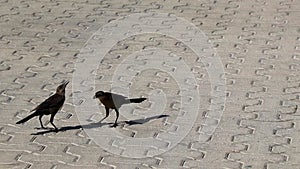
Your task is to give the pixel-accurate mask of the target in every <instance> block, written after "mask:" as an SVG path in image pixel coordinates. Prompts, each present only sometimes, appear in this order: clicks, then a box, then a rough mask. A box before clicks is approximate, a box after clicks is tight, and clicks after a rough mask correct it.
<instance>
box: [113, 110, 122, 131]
mask: <svg viewBox="0 0 300 169" xmlns="http://www.w3.org/2000/svg"><path fill="white" fill-rule="evenodd" d="M115 111H116V116H117V117H116V120H115V123H114V124H113V125H112V127H117V126H118V123H117V121H118V118H119V114H120V113H119V110H118V109H117V108H115Z"/></svg>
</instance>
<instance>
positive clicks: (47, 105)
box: [32, 94, 65, 111]
mask: <svg viewBox="0 0 300 169" xmlns="http://www.w3.org/2000/svg"><path fill="white" fill-rule="evenodd" d="M64 101H65V97H64V96H61V95H58V94H54V95H52V96H50V97H49V98H48V99H46V100H45V101H44V102H42V103H41V104H40V105H38V106H37V107H36V108H35V109H33V110H32V111H37V110H45V109H51V108H56V107H58V106H59V108H60V106H61V105H62V103H64Z"/></svg>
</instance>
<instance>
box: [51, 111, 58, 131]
mask: <svg viewBox="0 0 300 169" xmlns="http://www.w3.org/2000/svg"><path fill="white" fill-rule="evenodd" d="M54 116H55V114H51V117H50V123H51V124H52V126H53V127H54V129H55V131H58V129H57V127H56V126H55V125H54V123H53V120H54Z"/></svg>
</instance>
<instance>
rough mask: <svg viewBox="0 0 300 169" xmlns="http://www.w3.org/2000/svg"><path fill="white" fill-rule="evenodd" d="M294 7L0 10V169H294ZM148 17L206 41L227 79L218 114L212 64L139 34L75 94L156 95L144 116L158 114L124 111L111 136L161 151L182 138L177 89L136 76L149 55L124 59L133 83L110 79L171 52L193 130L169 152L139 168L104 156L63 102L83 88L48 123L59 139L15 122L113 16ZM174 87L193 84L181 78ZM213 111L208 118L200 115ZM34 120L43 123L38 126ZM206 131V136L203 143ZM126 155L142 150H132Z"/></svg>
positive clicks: (265, 3) (59, 4)
mask: <svg viewBox="0 0 300 169" xmlns="http://www.w3.org/2000/svg"><path fill="white" fill-rule="evenodd" d="M299 7H300V4H299V1H293V0H286V1H282V0H272V1H271V0H260V1H241V0H224V1H210V0H208V1H207V0H199V1H192V0H183V1H175V0H171V1H161V0H159V1H152V0H149V1H139V0H134V1H131V0H128V1H120V0H112V1H105V0H103V1H98V0H93V1H90V0H89V1H86V0H80V1H65V0H54V1H53V0H32V1H17V0H9V1H5V0H4V1H0V26H1V31H0V50H1V52H0V78H1V82H0V104H1V106H0V111H1V119H0V168H122V169H123V168H125V169H126V168H161V169H162V168H197V169H198V168H203V169H204V168H205V169H206V168H247V169H248V168H264V169H267V168H270V169H272V168H291V169H293V168H299V165H300V164H299V160H300V159H299V148H298V147H299V138H300V137H299V136H298V135H299V125H298V123H299V113H300V108H299V109H298V108H297V105H299V88H300V87H299V80H300V77H299V59H300V57H299V50H300V40H299V39H300V31H299V21H298V20H299V19H298V14H299ZM148 12H163V13H169V14H174V15H176V16H178V17H182V18H184V19H185V20H187V21H189V22H191V23H193V24H194V25H195V26H196V27H198V28H199V29H201V31H203V33H205V35H206V36H207V38H208V39H209V40H208V41H209V42H210V43H212V46H213V47H214V49H215V50H216V52H217V53H218V56H219V57H220V60H221V61H222V64H223V66H224V70H225V74H224V75H222V77H220V78H225V79H226V102H225V107H224V106H222V104H221V101H220V100H221V99H222V96H215V97H213V96H212V93H213V92H217V91H219V90H222V85H217V86H214V84H212V81H211V76H210V74H209V73H208V72H207V70H209V68H210V66H211V64H210V63H203V58H202V57H203V56H197V55H196V54H195V51H193V50H191V48H189V46H187V44H185V43H184V42H182V41H179V40H177V39H175V38H174V37H168V36H165V35H161V34H156V33H146V34H139V35H134V36H131V37H129V38H126V39H123V40H121V41H120V42H118V43H116V44H114V46H112V47H111V49H110V51H109V52H108V53H106V54H105V56H104V58H103V60H102V61H100V62H99V63H97V64H99V67H98V69H97V70H94V71H92V72H89V73H90V74H89V75H90V76H92V75H95V76H96V77H95V84H96V86H95V87H89V86H90V84H89V82H88V81H83V82H81V85H85V86H87V89H85V90H86V91H93V89H96V90H98V89H101V90H110V89H111V87H112V86H111V85H112V83H116V82H117V84H119V86H118V87H120V88H121V87H123V88H126V87H128V88H129V89H130V90H129V91H130V92H129V93H130V96H147V97H150V96H152V95H156V96H163V95H165V96H166V98H167V100H165V101H163V100H162V101H161V102H160V103H161V104H164V105H165V107H164V110H155V111H160V113H161V114H165V115H169V116H168V117H164V118H159V119H155V118H151V117H152V116H150V115H149V114H145V113H143V112H144V111H145V110H147V109H150V110H154V109H155V107H157V106H158V104H157V102H155V100H152V98H151V99H149V100H148V101H147V102H145V103H143V104H141V105H138V106H136V107H125V108H122V110H120V112H121V114H122V112H124V113H123V115H122V116H121V117H120V121H125V120H138V121H143V122H144V124H136V125H128V124H125V123H123V124H121V125H120V127H118V128H117V129H116V131H118V132H119V133H121V134H123V135H124V136H126V137H129V138H134V139H139V138H146V137H149V138H153V139H154V140H156V141H158V142H157V143H159V144H157V146H156V147H152V149H153V150H154V149H156V148H157V147H160V148H162V149H164V148H165V147H169V146H170V144H171V142H170V141H168V138H165V137H166V136H169V138H172V137H173V136H172V133H176V132H178V131H180V129H181V126H180V125H178V123H176V119H178V118H182V117H185V116H186V115H187V113H189V112H186V111H182V112H180V110H181V108H182V107H181V106H182V105H181V104H180V103H181V100H180V99H181V97H180V96H181V95H182V94H184V91H183V90H181V89H180V86H178V84H177V83H176V79H175V78H174V77H172V76H171V75H170V74H168V73H165V72H163V71H162V70H157V69H150V70H145V71H139V70H140V67H141V65H142V66H147V65H149V58H150V59H151V58H155V54H153V53H152V54H151V53H147V55H145V56H147V57H146V59H145V56H138V57H136V58H135V60H134V61H132V63H136V64H133V65H129V66H128V67H126V68H125V69H124V70H126V72H128V75H129V74H130V75H134V76H133V77H134V78H133V80H132V81H130V82H129V80H130V79H131V77H129V76H118V75H116V72H117V71H118V70H119V69H120V70H121V68H123V67H122V66H124V65H122V64H121V63H122V62H123V61H124V60H125V61H126V59H127V60H128V58H130V56H131V54H132V53H134V52H137V51H142V50H145V49H146V50H149V49H153V48H160V49H164V50H167V51H171V52H172V53H174V54H176V55H177V57H179V58H180V59H178V60H182V61H184V62H185V63H186V64H187V65H188V66H189V68H190V71H191V72H192V73H193V74H194V76H195V78H196V81H197V84H198V90H199V92H200V93H199V96H200V98H201V99H200V108H199V110H198V117H197V118H196V119H195V120H196V121H195V123H194V124H193V125H192V126H191V130H190V131H189V133H188V134H187V136H186V137H184V138H183V139H182V140H181V141H180V143H179V144H178V145H176V146H175V147H174V148H172V149H170V150H169V151H167V152H165V153H163V154H159V155H155V156H154V157H147V158H142V159H138V158H137V159H135V158H128V157H122V156H119V155H116V154H113V153H110V152H109V151H107V150H105V149H103V147H101V145H98V144H96V143H97V140H94V139H95V138H92V137H91V135H89V134H88V133H87V132H86V131H85V130H83V129H80V127H79V126H78V125H79V124H80V123H79V120H78V117H79V115H78V114H76V111H75V106H78V105H80V104H81V103H80V102H73V98H74V97H75V96H76V92H82V91H72V87H74V84H71V85H70V87H68V88H67V92H66V96H67V99H66V103H65V105H64V107H63V109H62V110H61V112H60V113H59V114H58V115H57V116H56V119H55V120H56V123H57V126H58V127H66V131H64V132H59V133H53V132H45V133H44V134H43V131H39V130H36V129H34V127H37V126H38V125H39V123H38V120H36V119H33V120H31V121H29V122H28V123H26V124H25V125H16V124H15V122H16V121H17V120H19V119H20V118H22V117H25V116H26V115H27V114H28V113H29V111H30V110H31V109H33V108H34V107H35V106H36V105H37V104H39V103H40V102H41V101H43V100H44V98H46V97H48V96H49V95H51V94H52V93H53V92H54V90H55V87H56V85H57V84H58V83H60V82H61V81H63V80H65V79H68V80H72V78H73V75H74V72H75V71H76V64H77V63H85V62H86V59H88V58H80V50H81V49H82V48H83V47H84V45H85V44H86V42H87V41H88V40H89V38H90V37H92V35H93V33H95V32H96V31H97V30H98V29H99V28H101V27H102V26H104V25H105V24H107V23H112V22H113V21H114V20H116V19H118V18H120V17H122V16H127V15H132V14H134V13H148ZM141 23H143V20H141ZM175 23H176V21H175V20H166V21H164V22H162V25H160V26H158V27H157V30H160V31H165V30H170V31H171V30H172V29H174V24H175ZM111 29H113V28H111ZM132 30H138V29H137V27H132ZM108 33H109V30H108ZM178 33H179V34H180V32H178ZM188 36H190V35H188V34H185V35H182V36H181V37H188ZM95 38H97V37H95ZM98 38H99V37H98ZM100 38H101V37H100ZM206 50H207V49H203V50H202V51H203V55H204V56H206V55H207V54H209V51H206ZM89 52H90V54H91V55H92V54H93V51H89ZM215 56H216V55H212V56H211V57H215ZM177 57H174V58H177ZM206 57H208V56H206ZM147 59H148V60H147ZM128 63H129V62H128ZM132 63H129V64H132ZM157 63H158V64H157V65H156V66H161V68H163V69H166V70H168V71H169V72H176V71H177V70H178V67H176V64H174V63H173V62H165V63H159V62H157ZM126 64H127V63H126ZM113 76H116V79H117V80H116V81H114V82H113V81H112V77H113ZM114 85H115V84H114ZM185 85H193V82H192V81H191V80H190V79H186V81H185ZM212 86H213V87H212ZM157 89H159V90H157ZM86 91H85V92H86ZM185 99H186V100H185V101H187V102H188V101H189V100H190V101H191V100H193V99H194V98H193V97H192V96H189V97H187V98H185ZM84 101H85V100H83V101H82V102H84ZM212 104H215V105H217V106H218V109H211V107H210V105H212ZM221 110H224V112H223V115H222V117H221V119H218V117H219V114H218V113H219V112H220V111H221ZM77 113H78V112H77ZM149 113H151V112H149ZM112 114H113V113H112ZM103 115H104V108H103V106H99V109H96V110H95V112H94V114H92V115H91V116H90V117H89V118H88V119H87V120H89V121H90V122H91V123H92V122H97V121H98V120H99V119H100V118H101V117H102V116H103ZM129 117H130V118H129ZM127 118H129V119H127ZM131 118H133V119H131ZM113 119H114V117H110V118H108V119H107V122H110V121H112V120H113ZM44 121H45V124H48V123H49V119H47V118H45V119H44ZM84 126H85V127H87V128H88V127H89V128H90V129H92V130H94V132H99V130H100V129H101V128H99V126H97V125H93V124H89V123H88V124H84ZM103 127H105V126H103ZM214 127H216V130H215V132H214V133H212V134H209V133H210V132H211V130H210V129H211V128H214ZM163 133H168V134H170V133H171V134H170V135H164V134H163ZM31 134H33V135H31ZM104 137H105V136H104ZM122 141H123V140H120V139H119V140H118V139H115V140H114V141H113V142H112V143H111V144H112V145H114V146H116V148H117V149H119V150H122V151H123V152H124V153H126V151H127V149H126V147H125V145H122V144H123V142H122ZM135 150H136V151H138V150H139V151H140V150H141V151H142V149H140V147H135ZM149 153H151V152H147V151H146V152H144V154H149Z"/></svg>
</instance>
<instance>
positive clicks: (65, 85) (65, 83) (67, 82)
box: [63, 80, 69, 88]
mask: <svg viewBox="0 0 300 169" xmlns="http://www.w3.org/2000/svg"><path fill="white" fill-rule="evenodd" d="M68 84H69V81H68V80H67V81H65V82H64V83H63V85H64V88H66V87H67V85H68Z"/></svg>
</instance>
